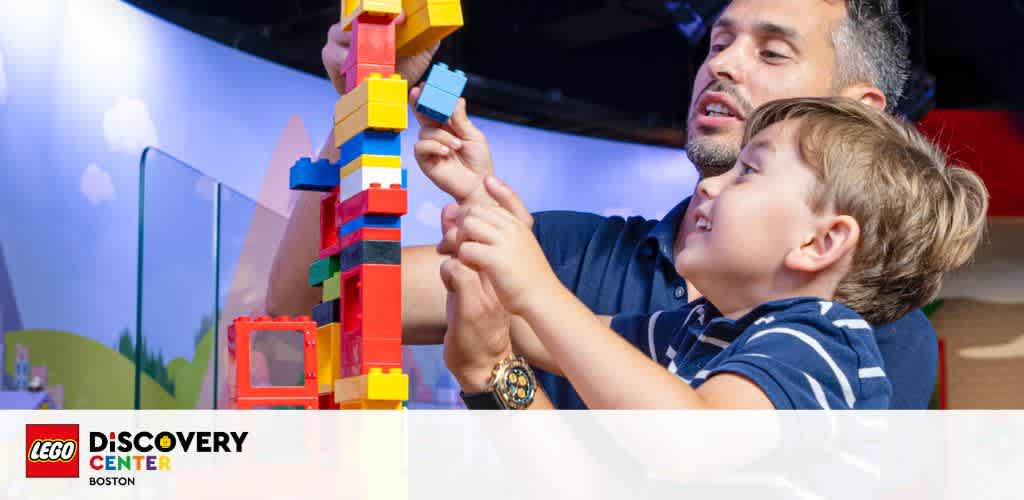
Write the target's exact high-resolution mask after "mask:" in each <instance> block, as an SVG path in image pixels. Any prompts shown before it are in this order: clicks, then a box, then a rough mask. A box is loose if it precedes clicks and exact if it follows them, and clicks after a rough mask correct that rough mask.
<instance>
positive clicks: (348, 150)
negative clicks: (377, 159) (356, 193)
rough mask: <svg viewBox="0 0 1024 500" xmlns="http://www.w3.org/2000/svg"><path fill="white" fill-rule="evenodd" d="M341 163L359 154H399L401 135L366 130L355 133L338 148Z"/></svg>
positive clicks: (400, 153) (353, 158) (345, 163)
mask: <svg viewBox="0 0 1024 500" xmlns="http://www.w3.org/2000/svg"><path fill="white" fill-rule="evenodd" d="M338 149H339V151H340V153H341V161H340V162H339V163H340V164H342V165H348V164H349V163H350V162H351V161H352V160H355V159H356V158H358V157H359V156H361V155H383V156H401V155H402V137H401V135H400V133H399V132H386V131H382V130H366V131H363V132H360V133H358V134H356V135H355V137H353V138H351V139H349V140H348V141H346V142H345V144H342V145H341V147H340V148H338Z"/></svg>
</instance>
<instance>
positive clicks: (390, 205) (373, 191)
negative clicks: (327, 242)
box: [336, 187, 409, 248]
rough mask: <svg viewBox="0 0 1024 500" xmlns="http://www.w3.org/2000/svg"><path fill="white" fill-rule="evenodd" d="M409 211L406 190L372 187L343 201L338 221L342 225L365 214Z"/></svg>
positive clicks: (391, 213)
mask: <svg viewBox="0 0 1024 500" xmlns="http://www.w3.org/2000/svg"><path fill="white" fill-rule="evenodd" d="M408 212H409V196H408V192H407V191H406V190H404V189H402V188H400V187H399V188H394V187H390V188H378V187H371V188H370V189H364V190H362V191H360V192H359V193H358V194H356V195H355V196H352V197H350V198H349V199H347V200H345V201H343V202H342V203H341V204H340V205H339V207H338V214H339V215H340V217H341V220H338V221H336V222H337V225H338V226H339V227H340V226H343V225H345V224H347V223H348V222H349V221H351V220H352V219H355V218H356V217H360V216H363V215H397V216H399V217H400V216H403V215H405V214H407V213H408ZM342 248H344V247H342Z"/></svg>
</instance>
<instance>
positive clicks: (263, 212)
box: [217, 184, 312, 408]
mask: <svg viewBox="0 0 1024 500" xmlns="http://www.w3.org/2000/svg"><path fill="white" fill-rule="evenodd" d="M217 189H218V197H217V198H218V200H219V201H220V204H219V209H220V213H219V217H218V240H219V245H218V249H219V252H218V255H217V263H218V273H219V278H218V280H217V283H218V285H217V287H218V293H217V303H218V309H219V311H220V317H219V321H218V335H217V339H218V344H217V352H218V363H217V367H218V372H217V405H218V407H221V408H223V407H226V406H227V400H226V398H227V394H228V392H227V381H228V374H227V373H224V372H225V370H226V367H227V366H228V358H227V355H228V354H227V332H228V327H229V326H230V325H231V322H232V321H233V320H234V318H236V317H238V316H250V317H257V316H261V315H264V314H266V313H267V312H266V301H265V299H266V295H267V285H268V283H269V282H270V267H271V264H272V263H273V260H274V253H275V252H276V251H277V245H278V243H279V242H280V241H281V238H282V237H283V235H284V229H285V225H286V224H287V222H288V219H287V217H286V216H285V215H284V214H282V213H279V212H277V211H275V210H273V209H270V208H268V207H266V206H263V205H261V204H259V203H257V202H256V201H254V200H253V199H251V198H249V197H246V196H244V195H242V194H241V193H239V192H238V191H236V190H234V189H231V188H230V187H228V186H225V185H223V184H219V185H218V187H217ZM311 313H312V311H310V312H309V313H307V314H311ZM255 337H256V336H254V341H255ZM297 341H298V344H297V346H298V347H299V349H298V350H297V351H295V349H292V348H290V347H289V346H290V344H289V343H288V342H287V339H281V338H272V339H268V346H269V347H266V348H265V349H266V351H267V352H263V353H262V354H264V355H266V356H264V357H263V359H264V360H265V361H266V366H265V367H263V368H265V369H266V370H265V371H264V372H262V373H263V374H264V375H266V374H274V375H273V377H272V378H273V380H274V381H276V380H277V378H276V377H277V376H278V374H282V373H284V374H285V375H287V373H288V372H289V370H290V369H293V368H294V367H293V366H291V363H290V361H289V359H291V358H293V357H294V355H293V354H294V353H293V352H292V351H295V352H297V353H298V356H299V359H300V360H301V355H302V349H301V345H302V344H301V337H299V338H298V340H297ZM288 353H292V354H288ZM254 355H255V353H254ZM254 362H255V359H254ZM300 362H301V361H300ZM289 367H291V368H289ZM256 368H257V367H255V366H254V367H253V369H254V373H256V372H258V371H260V370H256ZM298 370H299V371H298V374H299V375H297V377H298V376H300V375H301V372H302V369H301V365H300V366H299V369H298ZM296 380H298V378H296ZM274 385H288V384H278V383H276V382H275V383H274Z"/></svg>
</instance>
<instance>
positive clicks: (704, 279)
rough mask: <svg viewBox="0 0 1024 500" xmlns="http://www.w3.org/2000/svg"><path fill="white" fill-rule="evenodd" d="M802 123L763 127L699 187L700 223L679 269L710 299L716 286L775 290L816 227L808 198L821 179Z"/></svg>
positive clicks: (695, 217)
mask: <svg viewBox="0 0 1024 500" xmlns="http://www.w3.org/2000/svg"><path fill="white" fill-rule="evenodd" d="M798 125H799V122H798V121H795V120H787V121H784V122H780V123H776V124H774V125H772V126H770V127H768V128H766V129H764V130H763V131H761V132H760V133H759V134H757V136H755V137H754V138H753V139H752V140H751V141H750V143H749V144H747V145H746V146H745V147H744V148H743V150H742V151H741V152H740V156H739V159H738V160H737V162H736V164H735V166H734V167H733V168H732V169H731V170H729V171H727V172H726V173H724V174H722V175H719V176H715V177H708V178H705V179H704V180H702V181H701V182H700V184H699V185H698V186H697V191H698V193H699V194H700V197H694V201H697V202H698V203H699V204H698V205H697V206H696V207H692V208H691V210H689V213H688V217H689V218H692V220H689V221H687V222H688V223H690V224H691V225H693V226H694V227H695V229H694V230H693V231H690V232H689V234H688V235H687V236H686V241H685V244H684V246H683V250H682V252H680V253H679V254H678V255H677V256H676V269H677V270H678V271H679V273H680V274H681V275H683V276H686V277H687V279H689V280H690V281H692V282H693V284H694V286H696V287H697V288H698V289H699V290H701V291H702V292H704V293H705V294H707V295H709V296H710V297H709V298H711V300H712V301H714V297H713V293H714V290H724V291H729V292H730V293H734V294H740V295H746V294H748V293H750V294H757V295H763V294H764V293H770V292H771V291H772V289H773V287H774V286H776V285H777V280H778V279H779V278H780V277H782V275H783V273H784V271H785V264H784V260H785V257H786V255H787V254H788V253H789V252H791V251H793V250H795V249H799V248H800V247H801V246H802V245H803V244H804V243H806V242H807V240H808V238H809V237H810V236H811V235H813V234H814V222H815V217H814V216H815V214H814V212H813V211H812V209H811V206H810V200H811V196H812V194H813V192H814V188H815V187H816V185H817V182H818V181H817V179H816V178H815V176H814V173H813V172H812V171H811V169H810V167H808V166H807V165H806V164H805V163H804V161H803V159H802V158H801V155H800V149H799V144H798V140H797V137H796V129H797V126H798ZM737 298H740V297H739V296H737ZM752 298H755V297H752Z"/></svg>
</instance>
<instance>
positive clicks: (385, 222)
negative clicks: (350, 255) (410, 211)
mask: <svg viewBox="0 0 1024 500" xmlns="http://www.w3.org/2000/svg"><path fill="white" fill-rule="evenodd" d="M364 227H384V228H397V229H401V228H402V218H401V217H398V216H394V215H364V216H362V217H356V218H355V219H352V220H350V221H348V223H347V224H344V225H342V226H341V229H340V230H338V234H339V235H340V236H341V237H345V236H347V235H348V234H350V233H354V232H356V231H358V230H360V229H362V228H364Z"/></svg>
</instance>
